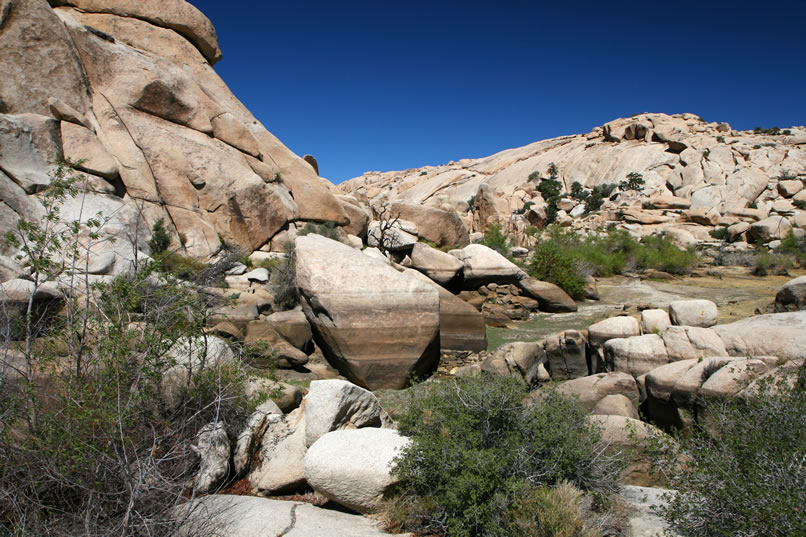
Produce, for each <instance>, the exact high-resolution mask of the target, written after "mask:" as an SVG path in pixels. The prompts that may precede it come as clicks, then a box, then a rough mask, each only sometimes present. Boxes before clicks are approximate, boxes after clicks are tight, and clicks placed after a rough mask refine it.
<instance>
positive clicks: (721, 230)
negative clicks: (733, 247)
mask: <svg viewBox="0 0 806 537" xmlns="http://www.w3.org/2000/svg"><path fill="white" fill-rule="evenodd" d="M708 234H709V235H710V236H711V237H713V238H714V239H716V240H718V241H726V240H728V228H726V227H716V228H714V229H712V230H711V231H709V232H708Z"/></svg>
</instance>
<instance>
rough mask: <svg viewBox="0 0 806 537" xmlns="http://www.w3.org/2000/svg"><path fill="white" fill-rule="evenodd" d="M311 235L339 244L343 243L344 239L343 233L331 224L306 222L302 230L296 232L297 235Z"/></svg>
mask: <svg viewBox="0 0 806 537" xmlns="http://www.w3.org/2000/svg"><path fill="white" fill-rule="evenodd" d="M311 233H314V234H316V235H321V236H323V237H327V238H328V239H332V240H334V241H339V242H344V238H345V237H344V231H342V229H341V228H340V227H339V226H337V225H336V224H334V223H333V222H324V223H316V222H306V223H305V225H304V226H303V227H302V229H300V230H299V231H297V235H309V234H311Z"/></svg>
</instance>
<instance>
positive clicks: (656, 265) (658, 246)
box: [527, 227, 698, 298]
mask: <svg viewBox="0 0 806 537" xmlns="http://www.w3.org/2000/svg"><path fill="white" fill-rule="evenodd" d="M697 260H698V256H697V254H696V253H695V252H694V250H693V249H687V250H683V249H681V248H680V247H678V246H677V245H676V244H675V243H674V241H672V239H671V238H669V237H665V236H661V235H650V236H648V237H645V238H643V239H642V240H640V241H639V240H637V239H635V238H633V237H632V236H631V235H630V234H629V233H628V232H627V231H624V230H619V229H612V230H610V231H608V232H606V233H603V234H591V235H589V236H587V237H585V236H582V235H580V234H578V233H574V232H572V231H568V230H565V229H563V228H559V227H550V228H548V229H547V230H546V231H545V233H544V235H543V238H542V239H541V240H540V241H538V243H537V245H536V246H535V248H534V253H533V254H532V257H531V259H530V260H529V263H528V265H527V269H528V272H529V274H530V275H531V276H533V277H535V278H537V279H539V280H544V281H548V282H551V283H554V284H555V285H558V286H559V287H560V288H562V289H563V290H564V291H565V292H567V293H568V294H569V295H571V296H572V297H575V298H579V297H581V296H583V295H584V290H585V285H586V276H612V275H614V274H622V273H624V272H626V271H642V270H646V269H658V270H662V271H664V272H668V273H671V274H685V273H688V272H690V271H691V270H692V269H693V268H694V266H695V265H696V264H697Z"/></svg>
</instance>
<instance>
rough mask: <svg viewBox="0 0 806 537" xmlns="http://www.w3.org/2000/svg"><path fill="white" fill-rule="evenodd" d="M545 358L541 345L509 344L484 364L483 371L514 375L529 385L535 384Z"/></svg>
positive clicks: (482, 365)
mask: <svg viewBox="0 0 806 537" xmlns="http://www.w3.org/2000/svg"><path fill="white" fill-rule="evenodd" d="M545 357H546V352H545V351H544V350H543V345H542V344H541V343H534V342H521V341H517V342H515V343H507V344H506V345H502V346H501V347H499V348H498V350H496V351H495V352H494V353H493V354H492V355H491V356H489V357H488V358H487V359H486V360H484V362H482V364H481V370H482V371H486V372H488V373H492V374H494V375H499V376H507V375H512V376H515V377H519V378H522V379H523V380H524V381H525V382H526V383H527V384H534V383H536V382H537V380H538V369H539V367H540V364H542V363H543V362H544V361H545Z"/></svg>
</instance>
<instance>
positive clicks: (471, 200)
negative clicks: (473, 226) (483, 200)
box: [467, 196, 476, 212]
mask: <svg viewBox="0 0 806 537" xmlns="http://www.w3.org/2000/svg"><path fill="white" fill-rule="evenodd" d="M467 206H468V207H469V208H470V212H473V211H475V210H476V196H470V197H469V198H468V199H467Z"/></svg>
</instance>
